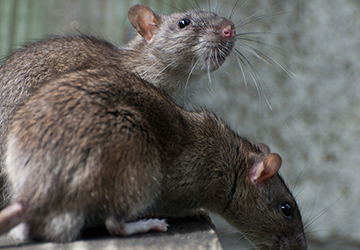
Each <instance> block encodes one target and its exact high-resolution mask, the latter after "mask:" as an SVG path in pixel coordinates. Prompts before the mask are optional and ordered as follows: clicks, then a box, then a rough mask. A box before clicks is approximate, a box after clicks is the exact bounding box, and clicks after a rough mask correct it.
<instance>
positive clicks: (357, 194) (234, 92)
mask: <svg viewBox="0 0 360 250" xmlns="http://www.w3.org/2000/svg"><path fill="white" fill-rule="evenodd" d="M228 2H233V1H230V0H229V1H228ZM280 2H281V1H249V2H248V3H247V4H246V5H245V7H244V9H243V11H240V12H239V14H238V15H237V17H238V18H240V19H241V18H242V17H246V16H248V15H250V14H251V13H255V12H256V11H259V10H265V9H267V8H268V7H269V6H272V5H275V4H277V3H280ZM279 11H280V12H281V11H285V13H283V14H281V15H276V16H273V17H271V18H266V19H262V20H259V21H257V22H255V23H253V24H252V26H251V27H254V28H253V29H255V30H261V31H264V32H272V33H281V34H283V36H271V35H266V38H265V40H266V41H267V42H270V43H271V44H273V45H276V46H278V47H281V49H282V50H283V51H285V52H286V53H285V54H284V55H282V54H281V53H276V52H274V51H272V50H271V49H267V48H264V47H263V48H262V49H261V51H263V52H264V53H265V54H270V55H271V56H272V57H273V58H274V59H276V60H278V61H279V62H280V63H281V64H282V65H283V66H286V67H288V68H289V69H290V70H292V71H293V72H294V73H295V74H296V77H294V78H291V77H288V76H287V75H286V74H285V73H284V72H282V71H281V69H280V68H279V67H277V66H276V65H275V66H274V67H269V66H268V65H266V64H264V63H261V62H259V60H258V59H256V58H255V57H252V60H251V61H252V62H253V65H254V66H255V67H256V68H257V69H258V70H259V72H260V74H261V76H262V77H263V79H264V82H262V83H260V84H259V85H260V86H261V91H260V94H259V93H258V91H257V89H256V87H255V84H253V83H252V82H251V80H249V82H248V85H247V88H246V86H244V82H243V81H242V79H241V73H240V71H239V69H238V67H237V66H236V65H235V63H230V62H229V61H228V64H227V65H224V67H223V68H224V71H226V72H221V71H217V72H216V73H214V74H213V81H212V82H213V85H212V87H211V88H210V90H211V94H203V95H201V99H202V102H204V103H205V105H206V106H208V107H211V108H212V109H213V110H214V111H215V112H216V113H217V114H218V115H220V116H222V117H224V118H225V119H226V120H227V121H228V122H229V123H230V124H231V125H232V127H233V128H235V129H236V130H237V131H238V132H240V133H241V134H243V135H245V136H246V137H248V138H249V139H251V140H252V141H255V142H265V143H267V144H268V145H269V146H270V147H271V148H272V150H273V151H276V152H278V153H280V155H282V157H283V167H282V170H281V173H282V174H283V176H284V177H285V179H286V181H287V182H288V183H289V184H290V187H291V188H292V189H293V190H294V194H295V195H296V196H297V200H298V202H299V204H300V207H301V209H302V211H303V214H304V220H305V221H307V229H308V237H309V238H311V239H312V240H314V241H323V242H330V243H331V244H332V245H333V247H330V245H331V244H329V245H328V246H326V247H325V246H323V247H322V248H321V247H314V248H313V249H345V245H347V244H354V245H355V244H359V242H360V209H359V208H360V181H359V180H360V166H359V163H360V143H359V140H360V59H359V58H360V16H359V13H360V1H358V0H343V1H336V0H327V1H324V0H311V1H310V0H304V1H295V0H294V1H285V2H284V3H283V4H280V5H278V6H276V7H274V8H271V9H268V10H266V11H265V12H266V13H271V12H279ZM244 29H246V30H249V29H250V30H251V29H252V28H250V26H249V28H247V27H244ZM237 32H238V33H241V32H242V30H241V29H238V30H237ZM272 38H275V39H277V41H274V40H273V39H272ZM239 42H241V41H239ZM233 60H234V61H235V58H233ZM264 95H265V96H266V97H267V98H268V99H269V102H270V104H271V106H272V110H271V109H270V108H269V106H268V104H267V103H266V101H265V100H264V97H263V96H264ZM332 242H338V244H339V245H337V246H335V243H332ZM314 246H315V245H314ZM339 246H341V247H339ZM354 249H359V247H357V248H354Z"/></svg>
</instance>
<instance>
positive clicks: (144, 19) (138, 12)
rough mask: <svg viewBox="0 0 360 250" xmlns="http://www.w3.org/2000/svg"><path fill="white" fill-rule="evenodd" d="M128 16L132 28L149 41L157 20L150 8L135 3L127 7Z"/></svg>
mask: <svg viewBox="0 0 360 250" xmlns="http://www.w3.org/2000/svg"><path fill="white" fill-rule="evenodd" d="M128 18H129V21H130V23H131V25H132V26H133V27H134V29H135V30H136V31H137V32H138V33H139V34H140V35H141V36H142V37H144V38H145V39H146V41H147V42H148V43H149V42H150V41H151V39H152V37H153V35H154V30H155V28H156V25H158V22H159V20H158V17H157V16H156V14H155V13H154V12H153V11H152V10H151V9H150V8H148V7H146V6H144V5H140V4H136V5H134V6H132V7H131V8H130V9H129V11H128Z"/></svg>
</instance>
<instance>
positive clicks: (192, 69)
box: [184, 59, 200, 92]
mask: <svg viewBox="0 0 360 250" xmlns="http://www.w3.org/2000/svg"><path fill="white" fill-rule="evenodd" d="M199 61H200V59H197V60H196V62H195V63H194V65H193V66H192V68H191V70H190V72H189V75H188V77H187V80H186V83H185V89H184V92H186V89H187V86H188V84H189V80H190V77H191V75H192V73H193V72H194V69H195V67H196V65H197V64H198V62H199Z"/></svg>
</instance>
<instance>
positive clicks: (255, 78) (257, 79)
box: [234, 48, 273, 110]
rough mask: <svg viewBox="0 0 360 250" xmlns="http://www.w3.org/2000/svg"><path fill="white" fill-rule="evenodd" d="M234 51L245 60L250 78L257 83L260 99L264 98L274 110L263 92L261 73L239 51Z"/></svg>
mask: <svg viewBox="0 0 360 250" xmlns="http://www.w3.org/2000/svg"><path fill="white" fill-rule="evenodd" d="M234 50H235V52H236V54H237V55H238V56H239V57H241V58H242V59H243V60H242V62H243V64H244V66H245V67H246V68H247V69H248V71H249V73H250V76H251V78H252V79H253V81H254V83H255V87H256V89H257V92H258V96H259V98H260V96H261V95H262V96H263V97H264V100H265V101H266V103H267V105H268V106H269V108H270V110H273V108H272V106H271V104H270V102H269V100H268V98H267V97H266V95H265V93H264V92H263V91H261V85H260V79H262V78H261V76H260V74H259V72H258V71H257V70H256V68H255V67H254V66H253V65H252V64H251V63H250V61H249V60H248V59H247V58H246V57H245V56H244V55H243V54H242V53H241V52H240V51H239V50H238V49H236V48H235V49H234ZM263 82H264V81H263Z"/></svg>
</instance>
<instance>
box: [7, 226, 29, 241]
mask: <svg viewBox="0 0 360 250" xmlns="http://www.w3.org/2000/svg"><path fill="white" fill-rule="evenodd" d="M28 231H29V230H28V226H27V225H26V224H25V223H20V224H19V225H17V226H16V227H14V228H13V229H11V230H10V232H9V236H10V237H11V238H12V239H13V240H14V241H15V242H16V244H20V243H21V242H24V241H26V240H27V239H28Z"/></svg>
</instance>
